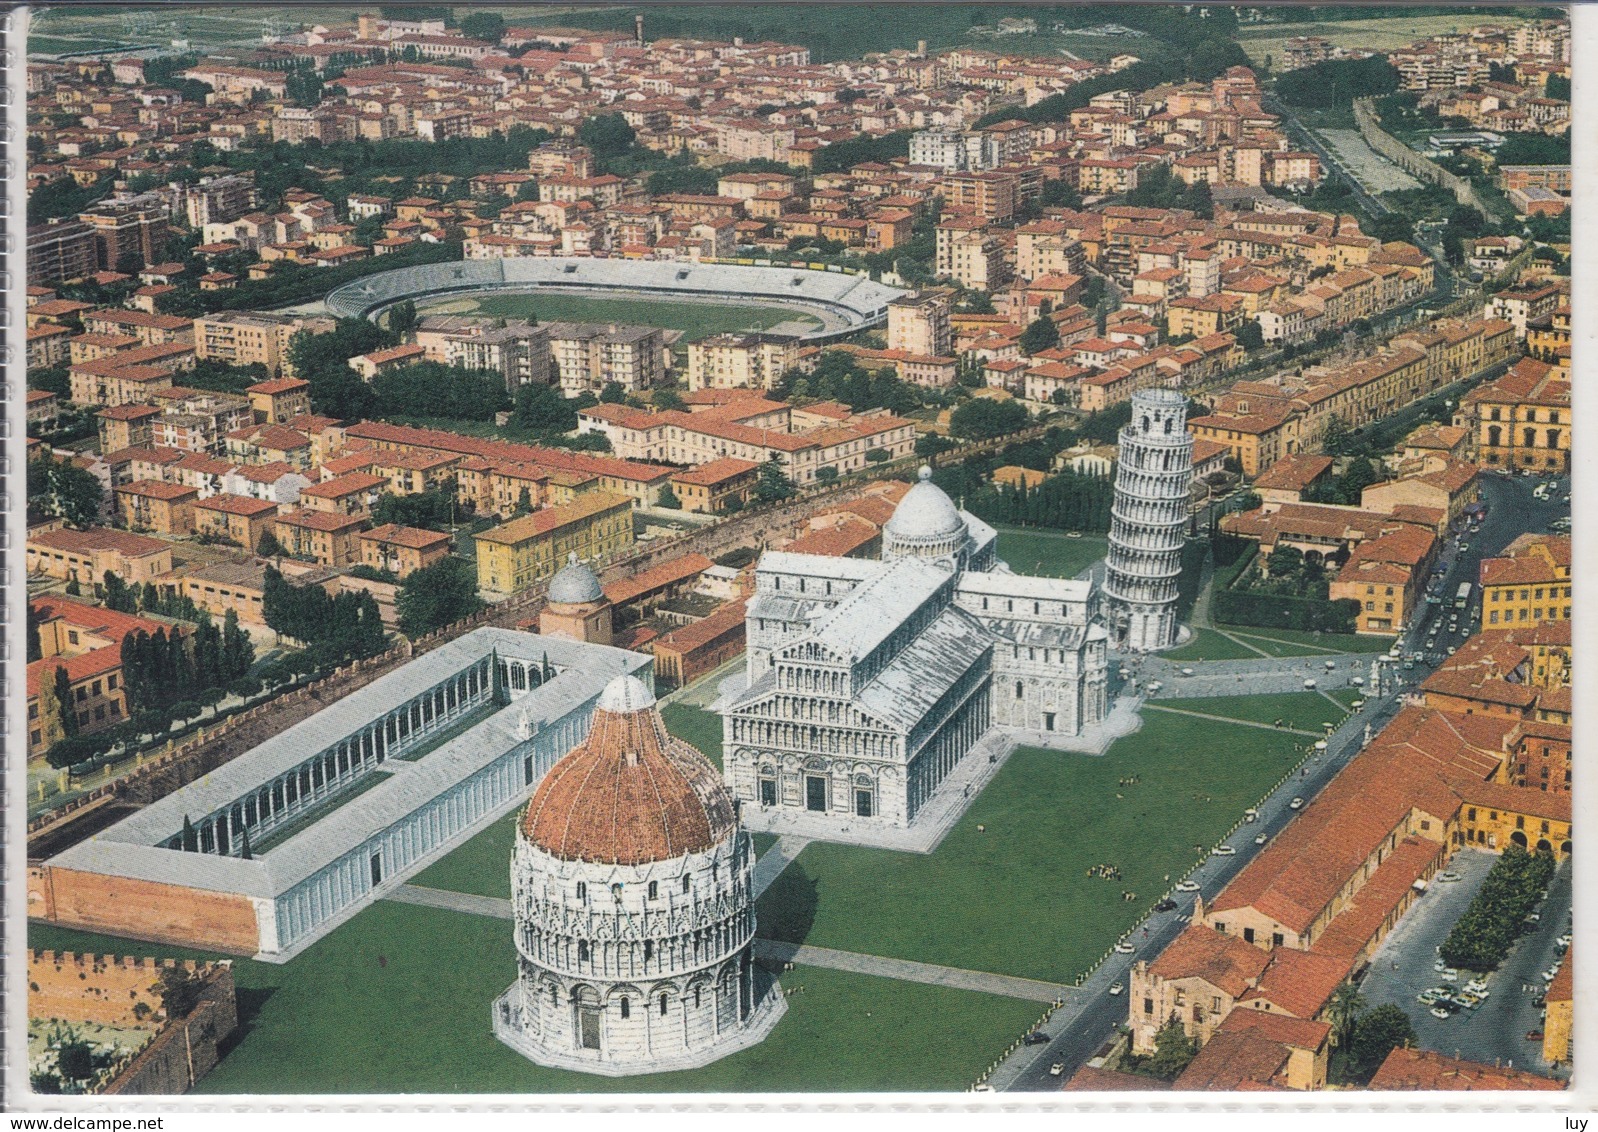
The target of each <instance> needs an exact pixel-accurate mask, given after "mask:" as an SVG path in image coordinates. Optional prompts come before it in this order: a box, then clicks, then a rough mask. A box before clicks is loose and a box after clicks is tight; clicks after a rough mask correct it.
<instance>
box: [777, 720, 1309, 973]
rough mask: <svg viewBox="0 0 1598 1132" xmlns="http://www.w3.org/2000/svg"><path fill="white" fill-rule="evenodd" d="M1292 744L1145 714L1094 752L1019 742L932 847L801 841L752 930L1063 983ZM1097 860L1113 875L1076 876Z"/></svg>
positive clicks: (1280, 764) (1224, 824)
mask: <svg viewBox="0 0 1598 1132" xmlns="http://www.w3.org/2000/svg"><path fill="white" fill-rule="evenodd" d="M1321 705H1322V706H1323V707H1325V708H1327V709H1331V705H1330V704H1327V703H1326V702H1325V701H1324V700H1322V701H1321ZM1318 720H1319V717H1317V721H1318ZM1296 742H1301V740H1299V739H1298V737H1296V736H1292V735H1285V734H1276V733H1273V732H1271V731H1262V730H1259V729H1257V728H1252V727H1236V726H1232V725H1230V724H1224V723H1210V722H1205V721H1201V720H1195V719H1191V718H1186V717H1182V716H1176V715H1170V714H1166V713H1161V712H1149V713H1147V714H1146V715H1145V716H1144V718H1143V726H1142V728H1141V730H1139V731H1138V732H1137V733H1136V734H1134V735H1130V736H1127V737H1125V738H1123V739H1119V740H1117V741H1116V742H1115V744H1114V745H1113V746H1112V747H1111V748H1110V750H1109V753H1108V754H1107V755H1105V756H1104V757H1102V758H1095V757H1089V756H1082V755H1071V754H1061V753H1057V752H1049V751H1041V750H1036V749H1031V748H1026V749H1022V750H1019V751H1017V752H1016V753H1015V754H1014V755H1012V756H1011V757H1010V760H1009V762H1008V763H1007V764H1006V765H1005V767H1004V769H1003V771H1001V772H1000V774H999V776H998V777H997V778H996V779H995V780H994V781H993V782H992V783H990V784H989V785H988V786H987V788H986V789H984V790H983V792H982V795H981V796H980V797H979V798H978V799H977V800H976V801H975V802H974V803H973V804H972V806H971V808H970V810H968V811H967V812H966V814H965V816H964V817H963V818H962V819H961V820H960V822H959V824H958V825H956V826H955V827H954V829H952V830H951V831H950V832H949V834H948V836H947V837H946V838H945V839H944V841H943V843H942V845H940V846H939V847H938V850H937V851H936V852H935V853H932V854H930V855H922V854H913V853H894V852H888V851H886V850H879V849H862V848H858V847H855V846H848V845H837V844H830V843H826V842H819V841H818V842H812V843H811V844H809V845H807V846H806V847H805V850H804V852H803V853H801V854H800V855H799V857H798V859H797V860H796V861H795V862H794V863H793V864H792V865H790V866H789V867H788V869H787V871H786V872H784V873H783V875H782V876H781V877H779V878H778V879H777V881H776V883H775V884H773V885H772V887H771V888H770V889H768V890H767V891H766V893H765V895H764V896H762V898H761V900H760V904H759V909H758V915H759V919H760V934H761V935H763V936H768V937H772V938H777V939H784V940H789V941H793V942H799V941H803V942H806V943H810V944H814V945H817V946H821V947H833V948H840V949H843V950H847V951H859V952H864V953H866V954H871V955H888V956H894V957H897V958H901V959H913V960H919V961H922V962H927V963H941V964H946V965H948V966H953V967H964V968H969V969H972V970H979V971H994V972H999V973H1002V974H1009V975H1020V976H1025V977H1029V978H1035V979H1044V980H1048V981H1051V982H1070V981H1071V980H1072V979H1073V978H1074V977H1075V976H1076V975H1077V974H1078V973H1079V972H1083V971H1086V970H1088V969H1089V968H1090V967H1091V966H1092V965H1093V964H1094V963H1096V962H1097V961H1098V959H1099V957H1100V956H1101V955H1102V954H1103V953H1104V950H1105V949H1106V948H1107V947H1109V946H1110V945H1111V944H1113V943H1114V942H1115V940H1116V939H1117V937H1118V936H1119V935H1120V934H1121V932H1123V931H1125V930H1126V929H1127V928H1128V927H1130V926H1131V925H1132V924H1134V923H1136V922H1137V920H1138V919H1139V918H1141V917H1142V916H1143V915H1144V914H1146V912H1147V911H1148V907H1149V905H1150V904H1152V903H1154V901H1156V900H1158V899H1159V898H1160V896H1161V894H1162V893H1164V891H1165V890H1166V888H1167V884H1166V882H1165V880H1164V877H1165V875H1167V874H1169V875H1170V877H1171V879H1172V881H1173V882H1174V881H1175V879H1176V877H1177V876H1178V875H1180V874H1182V873H1185V872H1186V871H1187V870H1188V868H1189V867H1190V866H1191V865H1192V863H1193V862H1194V860H1195V859H1196V858H1197V857H1198V856H1199V851H1195V849H1194V846H1195V845H1201V846H1203V847H1205V848H1206V849H1207V848H1208V847H1209V846H1210V845H1212V844H1214V843H1215V841H1216V840H1217V839H1219V837H1220V836H1221V835H1222V834H1223V833H1225V832H1226V830H1228V829H1229V828H1230V827H1231V825H1232V823H1233V822H1234V821H1236V820H1237V818H1238V816H1239V815H1240V814H1241V813H1242V811H1243V810H1244V809H1245V808H1247V807H1248V806H1251V805H1253V804H1254V803H1255V802H1257V801H1258V800H1259V797H1260V795H1261V794H1263V793H1264V792H1265V790H1266V788H1267V787H1269V786H1270V785H1271V784H1272V783H1273V782H1275V781H1276V780H1277V779H1279V778H1280V777H1281V776H1282V774H1283V773H1284V772H1285V771H1286V770H1287V769H1288V768H1289V767H1290V766H1291V765H1292V764H1293V762H1294V760H1295V759H1296V758H1297V754H1296V752H1295V750H1294V745H1295V743H1296ZM1134 774H1135V775H1137V776H1139V779H1140V781H1139V782H1138V784H1137V785H1135V786H1124V787H1123V786H1121V785H1120V784H1119V780H1120V779H1122V778H1126V777H1129V776H1131V775H1134ZM1117 794H1119V795H1122V797H1120V798H1118V797H1117V796H1116V795H1117ZM1206 799H1209V800H1208V801H1206ZM978 825H982V826H985V827H986V832H983V833H979V832H977V826H978ZM1097 864H1114V865H1117V866H1119V867H1120V869H1121V871H1122V879H1121V880H1119V881H1113V880H1100V879H1097V878H1090V877H1088V876H1086V875H1084V874H1085V871H1086V870H1087V869H1088V868H1090V867H1091V866H1093V865H1097ZM1123 890H1130V891H1133V892H1136V893H1137V894H1138V899H1137V900H1136V901H1130V902H1129V901H1124V900H1122V899H1121V892H1122V891H1123Z"/></svg>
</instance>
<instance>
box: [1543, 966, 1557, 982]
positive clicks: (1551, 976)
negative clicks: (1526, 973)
mask: <svg viewBox="0 0 1598 1132" xmlns="http://www.w3.org/2000/svg"><path fill="white" fill-rule="evenodd" d="M1559 967H1560V964H1558V963H1555V964H1554V965H1553V966H1552V967H1550V968H1548V970H1546V971H1544V972H1543V982H1545V983H1551V982H1553V981H1554V980H1555V979H1557V978H1558V977H1559Z"/></svg>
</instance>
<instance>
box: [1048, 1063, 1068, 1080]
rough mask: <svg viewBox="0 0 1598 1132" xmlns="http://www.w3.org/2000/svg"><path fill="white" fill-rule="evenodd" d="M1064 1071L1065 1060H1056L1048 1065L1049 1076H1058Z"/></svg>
mask: <svg viewBox="0 0 1598 1132" xmlns="http://www.w3.org/2000/svg"><path fill="white" fill-rule="evenodd" d="M1064 1072H1065V1062H1063V1061H1056V1062H1055V1063H1054V1064H1053V1065H1051V1066H1049V1076H1050V1077H1058V1076H1059V1075H1060V1074H1062V1073H1064Z"/></svg>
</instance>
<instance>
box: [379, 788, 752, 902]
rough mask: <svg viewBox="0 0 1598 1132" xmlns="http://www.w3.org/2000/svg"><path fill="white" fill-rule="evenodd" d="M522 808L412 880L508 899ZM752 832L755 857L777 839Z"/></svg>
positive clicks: (478, 894)
mask: <svg viewBox="0 0 1598 1132" xmlns="http://www.w3.org/2000/svg"><path fill="white" fill-rule="evenodd" d="M524 808H525V807H522V806H518V807H517V808H516V810H515V811H514V812H512V813H509V814H506V815H505V816H504V817H502V818H500V819H499V821H497V822H495V823H494V824H493V825H491V826H489V827H488V828H487V829H485V830H483V832H481V833H479V834H478V835H477V836H475V837H473V838H472V839H471V840H470V841H467V842H466V843H465V844H464V845H461V846H459V847H457V848H455V849H452V850H451V851H450V852H448V853H446V854H445V855H444V856H443V857H440V858H439V859H438V860H436V861H434V862H433V863H432V864H431V865H428V866H427V868H425V869H423V870H422V871H421V872H419V873H417V874H416V875H415V876H414V877H412V878H411V883H412V884H419V885H421V886H422V887H424V888H442V889H445V890H447V891H449V892H469V893H471V894H472V895H473V896H495V897H498V898H499V899H501V900H509V899H510V853H511V846H512V845H514V844H515V842H516V822H517V821H518V820H519V819H520V818H521V815H522V811H523V809H524ZM752 836H753V838H754V844H755V856H757V857H758V856H760V855H761V854H762V853H764V852H765V851H766V850H767V849H770V848H771V847H772V846H773V845H775V844H776V843H777V839H776V837H774V836H773V835H771V834H769V833H756V834H753V835H752Z"/></svg>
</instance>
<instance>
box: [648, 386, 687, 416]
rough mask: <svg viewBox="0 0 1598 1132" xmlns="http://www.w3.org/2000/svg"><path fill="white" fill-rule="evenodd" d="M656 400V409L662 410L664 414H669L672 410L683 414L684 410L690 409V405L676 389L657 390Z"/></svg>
mask: <svg viewBox="0 0 1598 1132" xmlns="http://www.w3.org/2000/svg"><path fill="white" fill-rule="evenodd" d="M654 400H655V408H657V409H659V410H661V411H662V412H668V411H672V410H676V411H678V412H681V411H682V410H683V409H686V408H687V407H688V403H687V402H686V401H684V400H683V399H682V394H681V393H678V392H677V391H676V390H675V389H657V390H655V393H654Z"/></svg>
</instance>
